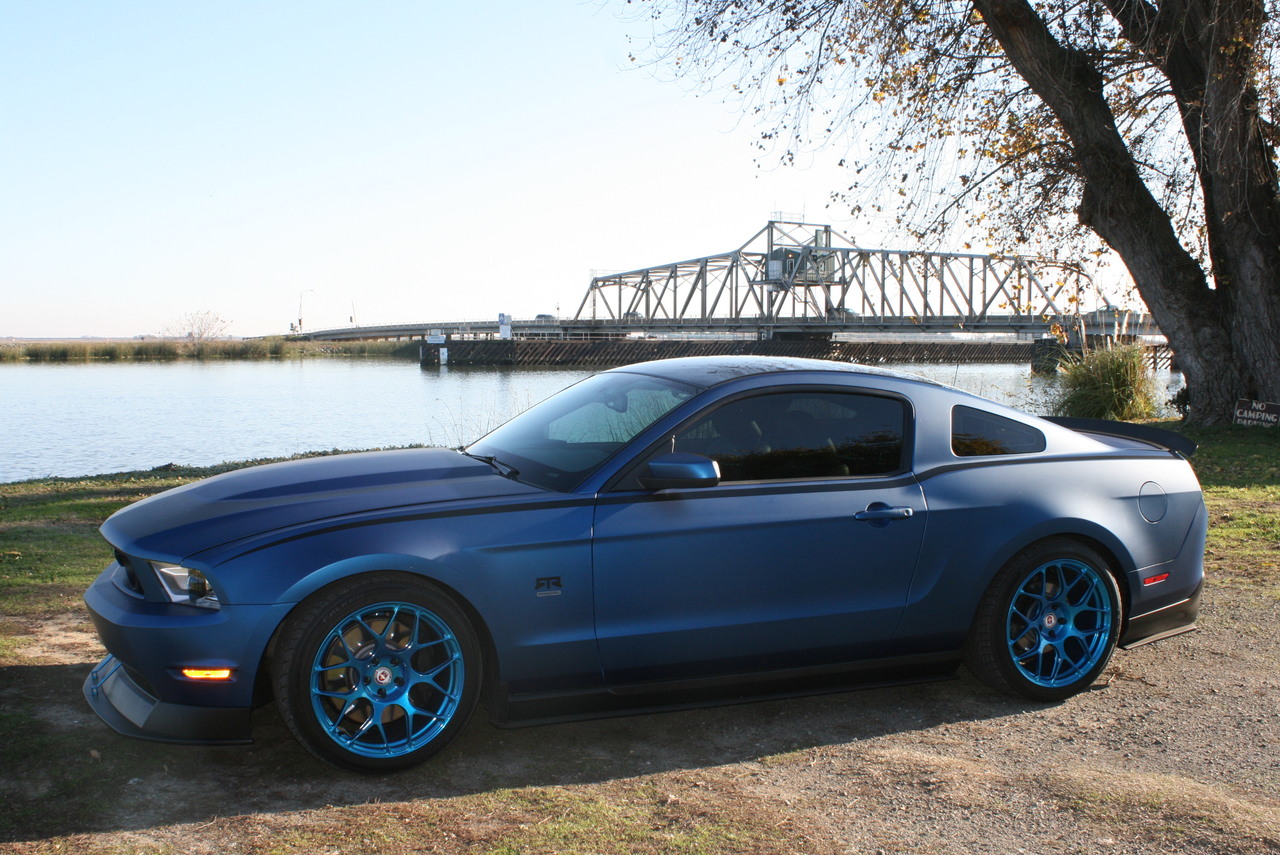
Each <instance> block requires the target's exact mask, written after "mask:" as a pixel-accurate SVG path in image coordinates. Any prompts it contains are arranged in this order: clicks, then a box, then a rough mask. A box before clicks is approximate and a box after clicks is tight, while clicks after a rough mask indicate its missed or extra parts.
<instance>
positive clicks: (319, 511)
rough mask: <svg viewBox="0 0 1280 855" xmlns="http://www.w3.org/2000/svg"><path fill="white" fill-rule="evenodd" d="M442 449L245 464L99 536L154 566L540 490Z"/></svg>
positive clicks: (120, 519)
mask: <svg viewBox="0 0 1280 855" xmlns="http://www.w3.org/2000/svg"><path fill="white" fill-rule="evenodd" d="M541 492H543V491H542V490H541V489H539V488H537V487H532V486H529V485H528V484H521V483H520V482H518V481H512V480H510V479H509V478H504V477H502V476H500V475H498V474H497V473H496V472H495V471H494V469H493V467H491V466H490V465H489V464H487V463H482V462H480V461H478V460H474V459H472V458H470V457H466V456H464V455H462V454H459V453H458V452H456V451H451V450H448V449H444V448H415V449H403V450H398V451H372V452H363V453H359V454H341V455H335V456H332V457H316V458H310V459H307V460H292V461H288V462H286V463H273V464H269V465H266V466H254V467H250V468H248V469H240V470H238V471H235V472H228V473H225V474H223V475H217V476H214V477H213V478H206V479H204V480H202V481H196V482H194V483H191V484H187V485H184V486H182V487H177V488H175V489H173V490H167V491H165V492H163V493H158V494H156V495H155V496H151V497H150V498H147V499H143V500H142V501H140V502H137V503H135V504H132V505H129V506H128V507H127V508H123V509H122V510H120V511H117V512H116V513H115V514H113V515H112V516H111V517H110V518H109V519H108V520H107V521H106V522H105V523H103V525H102V534H103V536H104V537H105V538H106V539H107V541H108V542H109V543H110V544H111V545H112V546H114V547H116V548H117V549H120V550H122V551H124V552H126V553H129V554H131V555H138V556H140V557H144V558H149V559H152V560H158V561H172V562H175V563H176V562H180V561H182V560H183V559H184V558H185V557H187V556H190V555H192V554H194V553H197V552H201V551H203V550H205V549H210V548H212V547H215V546H219V545H221V544H224V543H230V542H231V541H234V540H238V539H240V538H244V537H251V536H253V535H257V534H262V533H264V532H268V531H274V530H276V529H282V528H287V527H289V526H294V525H299V524H303V523H309V522H316V521H320V520H326V519H332V518H336V517H345V516H350V515H352V514H360V513H367V512H371V511H380V510H391V509H395V508H405V507H412V506H419V505H427V504H435V503H439V502H448V501H457V500H467V499H482V498H490V497H499V496H515V495H522V494H527V493H541Z"/></svg>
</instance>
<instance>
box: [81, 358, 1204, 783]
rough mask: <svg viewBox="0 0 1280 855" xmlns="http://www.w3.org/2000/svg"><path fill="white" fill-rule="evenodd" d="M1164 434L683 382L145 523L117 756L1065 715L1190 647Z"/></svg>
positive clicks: (830, 392) (880, 394) (948, 396)
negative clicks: (933, 686)
mask: <svg viewBox="0 0 1280 855" xmlns="http://www.w3.org/2000/svg"><path fill="white" fill-rule="evenodd" d="M1192 450H1194V446H1193V445H1190V444H1189V443H1187V441H1186V440H1185V439H1183V438H1181V437H1179V436H1177V435H1175V434H1172V433H1168V432H1164V431H1158V430H1152V429H1149V428H1142V427H1136V426H1128V425H1120V424H1115V423H1110V422H1096V423H1084V422H1068V421H1066V420H1058V421H1054V420H1046V419H1040V418H1036V417H1034V416H1029V415H1026V414H1023V413H1020V412H1017V411H1015V410H1012V409H1009V408H1007V407H1004V406H1001V405H999V404H995V403H992V402H990V401H987V400H984V399H982V398H978V397H975V396H972V395H968V394H966V393H963V392H959V391H957V390H955V389H951V388H948V387H946V386H942V385H939V384H935V383H930V382H927V381H923V380H920V379H918V378H912V377H909V376H906V375H902V374H897V373H892V372H886V371H878V370H875V369H870V368H865V367H858V366H851V365H842V364H837V363H828V362H821V361H812V360H795V359H771V358H748V357H727V358H699V359H673V360H668V361H662V362H652V363H646V364H641V365H632V366H628V367H625V368H618V369H614V370H612V371H606V372H603V373H601V374H597V375H595V376H593V377H590V378H588V379H586V380H584V381H582V382H580V383H578V384H576V385H574V386H572V387H570V388H569V389H567V390H565V391H564V392H561V393H560V394H558V395H556V396H554V397H552V398H550V399H548V400H547V401H544V402H543V403H541V404H539V405H537V406H535V407H533V408H532V409H530V410H528V411H527V412H525V413H524V414H523V415H521V416H519V417H517V418H516V419H514V420H513V421H511V422H509V423H507V424H506V425H504V426H502V427H500V428H498V429H497V430H495V431H493V432H492V433H490V434H489V435H487V436H485V437H484V438H483V439H481V440H479V441H478V442H476V443H475V444H473V445H471V446H468V447H466V448H463V449H458V450H448V449H440V448H433V449H410V450H402V451H390V452H371V453H363V454H349V455H342V456H336V457H327V458H319V459H312V460H300V461H294V462H289V463H280V464H274V465H269V466H260V467H254V468H250V469H244V470H240V471H237V472H231V473H228V474H225V475H220V476H218V477H215V478H210V479H207V480H204V481H199V482H196V483H193V484H189V485H187V486H184V487H179V488H178V489H175V490H170V491H168V492H166V493H162V494H160V495H157V496H154V497H151V498H149V499H146V500H143V501H141V502H138V503H137V504H134V505H131V506H130V507H127V508H125V509H123V510H121V511H119V512H118V513H116V514H115V515H113V516H112V517H111V518H110V519H108V520H107V521H106V523H105V524H104V525H103V526H102V533H103V535H104V536H105V537H106V539H107V541H108V542H109V543H110V544H111V546H112V547H113V548H114V549H115V561H114V562H113V563H112V564H110V565H109V566H108V567H107V568H106V570H105V571H104V572H103V573H102V575H101V576H100V577H99V578H98V579H97V581H96V582H94V584H93V586H92V587H91V588H90V589H89V591H88V592H87V594H86V595H85V600H86V602H87V604H88V607H89V613H90V615H91V616H92V618H93V621H94V624H95V625H96V627H97V630H98V634H99V636H100V637H101V638H102V641H103V644H104V645H105V646H106V648H107V650H108V651H109V655H108V656H107V657H106V659H104V660H103V662H102V663H101V664H100V665H99V666H98V667H97V668H95V669H94V670H93V672H92V673H91V674H90V675H89V677H88V679H87V680H86V682H85V687H84V688H85V696H86V697H87V699H88V701H89V703H90V704H91V705H92V707H93V709H94V710H95V711H96V712H97V713H98V715H100V716H101V717H102V718H103V719H104V720H105V721H106V722H107V723H108V724H110V725H111V726H112V727H114V728H115V729H116V730H118V731H120V732H121V733H124V734H128V735H132V736H138V737H143V738H150V739H159V740H169V741H179V742H184V741H185V742H235V741H245V740H247V739H248V738H249V721H250V712H251V710H252V709H253V708H254V707H255V706H256V705H259V704H262V703H264V702H266V701H268V700H270V699H272V698H274V700H275V702H276V705H277V707H278V709H279V712H280V715H281V716H282V718H283V719H284V721H285V723H286V724H287V725H288V727H289V728H290V729H291V731H292V732H293V733H294V735H295V736H296V737H297V739H298V741H299V742H300V743H301V744H302V745H304V746H306V747H307V748H308V749H309V750H311V751H312V752H313V753H315V754H316V755H317V756H319V757H321V758H323V759H325V760H327V761H330V762H332V763H335V764H338V765H341V766H345V767H349V768H356V769H362V770H369V771H382V770H390V769H395V768H401V767H405V766H408V765H411V764H414V763H417V762H420V761H422V760H424V759H425V758H427V757H428V756H430V755H431V754H433V753H435V752H436V751H438V750H440V749H441V748H442V747H443V746H444V745H446V744H447V743H448V742H449V741H450V740H451V739H452V738H453V737H454V736H456V735H457V733H458V732H459V730H460V729H461V728H462V727H463V725H464V724H465V723H466V721H467V718H468V717H469V716H470V714H471V712H472V710H473V709H474V707H475V706H476V703H477V700H478V698H479V697H480V695H481V693H482V692H483V693H486V694H487V697H488V701H489V708H490V709H491V712H492V716H493V718H494V720H495V721H496V722H497V723H500V724H506V723H524V722H531V721H546V720H552V719H557V718H564V717H568V716H581V715H603V714H610V713H614V712H619V711H622V710H634V709H657V708H672V707H679V706H688V705H692V704H700V703H711V702H716V701H729V700H738V699H741V698H745V697H753V696H757V695H761V694H765V693H775V694H776V693H798V692H803V691H823V690H831V689H834V688H838V687H843V686H846V685H849V684H850V683H853V682H862V683H868V682H871V683H885V682H892V681H901V680H906V679H919V678H921V677H930V676H939V675H946V674H949V673H951V672H953V671H954V670H955V668H956V667H957V665H958V664H959V663H960V662H962V661H963V662H964V663H966V664H967V665H968V667H969V668H970V669H971V670H972V671H973V672H974V673H975V674H976V675H977V676H978V677H980V678H981V679H982V680H984V681H985V682H987V683H989V684H990V685H991V686H993V687H995V688H996V689H999V690H1001V691H1005V692H1010V693H1014V694H1018V695H1022V696H1025V697H1028V698H1032V699H1037V700H1044V701H1053V700H1059V699H1063V698H1066V697H1068V696H1070V695H1072V694H1074V693H1076V692H1079V691H1081V690H1083V689H1085V688H1086V687H1088V686H1089V685H1090V684H1091V683H1092V682H1093V681H1094V680H1095V679H1096V678H1097V677H1098V675H1099V674H1100V673H1101V672H1102V670H1103V669H1104V668H1105V667H1106V665H1107V663H1108V661H1109V660H1110V658H1111V655H1112V653H1113V651H1114V650H1115V648H1116V647H1117V646H1122V647H1128V646H1133V645H1136V644H1141V643H1144V642H1147V641H1153V640H1155V639H1158V638H1162V637H1165V636H1168V635H1173V634H1176V633H1179V632H1183V631H1186V630H1188V629H1191V628H1193V627H1194V622H1195V619H1196V614H1197V611H1198V604H1199V596H1200V588H1201V583H1202V575H1203V574H1202V558H1203V554H1204V538H1205V527H1206V515H1205V509H1204V503H1203V501H1202V498H1201V494H1200V488H1199V485H1198V483H1197V481H1196V478H1195V475H1194V473H1193V472H1192V470H1191V467H1190V465H1189V464H1188V463H1187V462H1186V459H1185V456H1184V455H1186V454H1189V453H1190V452H1191V451H1192Z"/></svg>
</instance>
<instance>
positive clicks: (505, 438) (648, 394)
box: [466, 374, 698, 491]
mask: <svg viewBox="0 0 1280 855" xmlns="http://www.w3.org/2000/svg"><path fill="white" fill-rule="evenodd" d="M697 391H698V390H697V389H696V388H694V387H693V386H687V385H685V384H684V383H677V382H675V381H672V380H664V379H661V378H658V377H647V376H645V375H641V374H596V375H593V376H591V377H588V378H587V379H586V380H583V381H582V382H581V383H578V384H576V385H573V386H570V387H569V388H568V389H565V390H564V391H563V392H560V393H559V394H557V395H554V396H552V397H550V398H548V399H547V400H545V401H543V402H542V403H541V404H538V405H537V406H535V407H533V408H532V409H530V410H526V411H525V412H523V413H521V414H520V415H518V416H516V417H515V418H514V419H512V420H511V421H509V422H507V423H506V424H505V425H503V426H502V427H500V428H498V429H497V430H495V431H493V432H492V433H490V434H488V435H487V436H485V437H483V438H482V439H480V440H479V441H477V442H474V443H472V444H471V445H470V446H468V447H467V449H466V451H467V453H468V454H473V455H483V456H485V457H492V458H493V459H494V460H496V461H499V462H500V463H501V464H502V465H503V466H505V467H508V468H510V469H515V470H516V471H517V472H519V480H521V481H525V482H527V483H530V484H534V485H536V486H539V487H546V488H548V489H551V490H560V491H566V490H572V489H573V488H574V487H575V486H577V484H578V483H579V482H580V481H582V479H583V478H585V477H586V476H587V475H588V474H589V473H590V472H592V471H593V470H594V469H595V468H596V467H598V466H599V465H600V464H602V463H604V462H605V461H606V460H608V459H609V458H610V457H611V456H612V455H613V454H614V453H615V452H617V451H618V450H619V449H621V448H622V447H623V446H624V445H626V444H627V443H628V442H630V441H631V440H633V439H635V438H636V437H637V436H638V435H639V434H640V433H641V432H643V431H644V429H645V428H647V427H649V426H650V425H652V424H653V423H654V422H656V421H657V420H658V419H660V418H662V417H663V416H665V415H666V414H667V413H669V412H671V411H672V410H673V409H675V408H676V407H677V406H679V405H680V404H682V403H683V402H685V401H687V400H689V399H690V398H692V397H693V396H694V395H695V394H696V393H697Z"/></svg>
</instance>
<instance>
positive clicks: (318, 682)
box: [272, 573, 480, 772]
mask: <svg viewBox="0 0 1280 855" xmlns="http://www.w3.org/2000/svg"><path fill="white" fill-rule="evenodd" d="M479 669H480V656H479V645H478V643H477V641H476V637H475V633H474V631H473V630H472V628H471V626H470V624H469V623H468V621H467V619H466V617H465V616H464V615H463V613H462V612H461V610H460V609H458V607H457V606H455V605H454V603H453V602H452V601H451V600H450V599H449V598H448V597H446V596H445V595H444V594H443V593H442V592H440V591H438V590H437V589H435V588H434V587H433V586H431V585H429V584H428V583H426V582H425V581H422V580H419V579H417V578H416V577H411V576H401V575H399V574H392V573H376V574H370V575H369V576H366V577H361V576H356V577H353V578H351V579H347V580H345V581H344V582H341V583H338V584H337V585H334V586H331V587H330V588H326V589H324V590H322V591H320V592H319V593H317V594H316V595H314V596H313V597H312V598H310V599H308V600H306V601H304V602H303V603H302V604H300V605H299V607H298V608H297V609H296V610H295V613H294V614H291V615H290V617H289V619H288V620H287V621H286V622H285V625H284V626H283V627H282V629H281V632H280V637H279V640H278V642H277V652H276V654H275V655H274V656H273V661H272V677H273V682H274V687H275V692H276V701H277V706H278V707H279V710H280V715H281V718H283V719H284V721H285V724H286V725H288V727H289V729H290V730H291V731H292V732H293V734H294V736H295V737H296V738H297V739H298V741H299V742H301V743H302V744H303V745H304V746H306V747H307V748H308V749H310V750H311V751H312V753H314V754H316V755H317V756H318V757H320V758H321V759H323V760H326V761H328V762H330V763H333V764H335V765H338V766H344V767H346V768H351V769H357V770H360V771H370V772H384V771H390V770H393V769H400V768H404V767H407V766H411V765H414V764H416V763H419V762H421V761H422V760H424V759H426V758H427V757H429V756H431V755H432V754H434V753H435V752H437V751H439V750H440V749H441V748H443V747H444V746H445V745H446V744H447V743H448V742H449V741H450V740H452V739H453V737H454V736H455V735H457V733H458V731H459V730H461V728H462V727H463V725H465V723H466V721H467V719H468V718H469V717H470V715H471V711H472V710H473V709H474V707H475V704H476V698H477V696H478V693H479V685H480V670H479Z"/></svg>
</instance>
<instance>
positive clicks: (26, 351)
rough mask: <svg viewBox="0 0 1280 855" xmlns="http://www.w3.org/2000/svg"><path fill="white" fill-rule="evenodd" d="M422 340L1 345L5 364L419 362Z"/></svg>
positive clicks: (108, 342)
mask: <svg viewBox="0 0 1280 855" xmlns="http://www.w3.org/2000/svg"><path fill="white" fill-rule="evenodd" d="M419 347H420V342H416V341H350V342H320V341H303V340H298V339H290V338H283V337H275V338H262V339H240V340H234V341H233V340H217V341H202V342H189V341H181V340H173V339H138V340H129V341H53V342H28V343H20V342H10V343H5V344H0V362H166V361H174V360H179V359H200V360H218V359H246V360H254V359H297V358H302V357H310V356H379V357H385V358H391V359H414V360H416V359H417V358H418V349H419Z"/></svg>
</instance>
